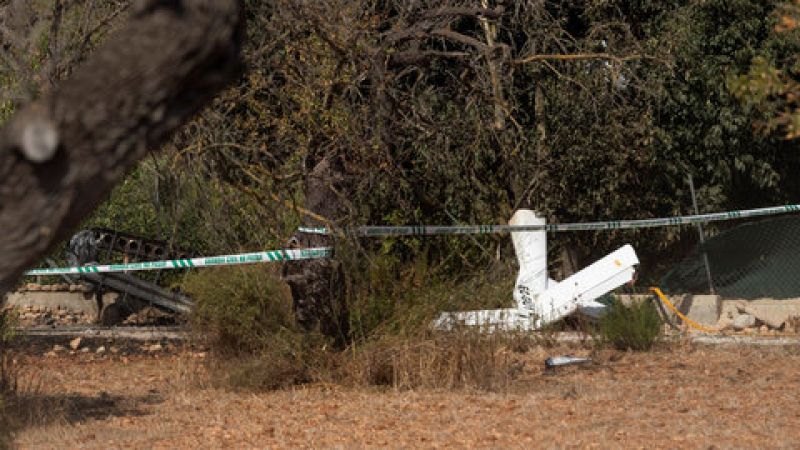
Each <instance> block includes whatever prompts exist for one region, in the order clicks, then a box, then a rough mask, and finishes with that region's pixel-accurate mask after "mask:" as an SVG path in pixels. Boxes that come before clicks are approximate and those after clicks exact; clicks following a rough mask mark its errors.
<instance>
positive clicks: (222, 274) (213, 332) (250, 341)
mask: <svg viewBox="0 0 800 450" xmlns="http://www.w3.org/2000/svg"><path fill="white" fill-rule="evenodd" d="M183 288H184V289H185V290H186V291H187V292H189V294H191V295H192V297H193V298H194V300H195V308H194V311H193V314H192V319H191V322H192V326H193V328H194V330H196V331H197V332H199V333H200V334H201V335H202V336H203V337H204V338H206V339H207V340H208V344H209V345H210V346H211V347H212V349H213V350H215V351H216V352H217V353H219V354H224V355H225V356H231V357H234V356H240V355H250V354H258V353H260V352H261V351H263V350H265V349H267V348H270V347H271V346H273V345H274V340H275V336H278V335H291V333H292V332H293V330H294V319H293V316H292V306H291V297H290V294H289V291H288V288H287V287H286V286H285V285H284V284H283V283H282V282H281V281H280V279H279V277H278V275H277V273H276V271H275V269H274V268H272V267H265V266H263V265H257V266H238V267H226V268H218V269H206V270H204V271H200V272H196V273H193V274H190V275H189V276H188V277H187V278H186V280H184V282H183Z"/></svg>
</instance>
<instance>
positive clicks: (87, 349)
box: [81, 347, 89, 353]
mask: <svg viewBox="0 0 800 450" xmlns="http://www.w3.org/2000/svg"><path fill="white" fill-rule="evenodd" d="M81 353H89V347H83V348H82V349H81Z"/></svg>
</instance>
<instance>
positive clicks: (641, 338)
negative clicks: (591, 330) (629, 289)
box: [599, 301, 662, 351]
mask: <svg viewBox="0 0 800 450" xmlns="http://www.w3.org/2000/svg"><path fill="white" fill-rule="evenodd" d="M661 331H662V323H661V318H660V317H659V315H658V311H656V308H655V306H654V305H653V303H652V302H651V301H644V302H640V303H633V304H631V305H629V306H628V305H624V304H622V303H621V302H619V301H615V302H614V303H612V305H611V306H610V308H609V311H608V314H606V315H605V316H604V317H603V318H602V319H600V324H599V333H600V341H601V342H603V343H605V344H607V345H610V346H612V347H614V348H616V349H618V350H635V351H645V350H650V349H651V348H652V347H653V345H654V344H655V343H656V341H657V340H658V338H659V337H660V336H661Z"/></svg>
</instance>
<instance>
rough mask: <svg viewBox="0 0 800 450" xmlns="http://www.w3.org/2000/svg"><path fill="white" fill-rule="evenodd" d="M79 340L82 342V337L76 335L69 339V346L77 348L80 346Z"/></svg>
mask: <svg viewBox="0 0 800 450" xmlns="http://www.w3.org/2000/svg"><path fill="white" fill-rule="evenodd" d="M81 342H83V338H81V337H76V338H75V339H73V340H71V341H69V348H71V349H73V350H77V349H78V347H80V346H81Z"/></svg>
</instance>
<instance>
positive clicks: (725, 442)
mask: <svg viewBox="0 0 800 450" xmlns="http://www.w3.org/2000/svg"><path fill="white" fill-rule="evenodd" d="M591 352H593V351H592V350H589V349H582V348H576V347H558V348H544V347H540V346H537V345H534V346H532V347H530V348H529V349H528V351H527V352H526V353H524V354H522V355H520V358H519V359H518V363H519V364H520V366H519V373H518V374H517V375H516V376H515V377H514V379H513V381H511V382H510V383H508V384H507V385H506V386H504V387H503V388H502V389H499V390H498V392H485V391H476V390H474V389H462V390H456V391H453V390H449V389H437V388H418V389H413V390H407V389H400V387H402V386H398V389H393V388H382V389H376V388H369V387H352V386H339V385H332V384H319V383H315V384H310V385H305V386H301V387H293V388H287V389H280V390H276V391H270V392H262V393H253V392H242V391H232V390H228V389H220V388H215V387H213V386H211V385H210V384H208V383H207V378H206V376H205V374H204V371H205V369H204V367H206V366H205V364H198V363H197V361H198V360H196V359H194V358H193V356H192V355H166V356H165V355H159V356H158V357H157V358H156V357H152V356H150V357H144V356H138V357H130V358H129V359H128V361H127V363H126V362H124V361H123V360H121V359H120V358H116V359H102V360H90V359H86V358H81V357H77V356H76V357H65V358H41V357H22V358H21V359H20V364H21V369H22V375H23V378H25V379H31V378H33V379H37V380H39V381H38V382H37V385H38V386H39V387H38V388H37V389H38V393H37V394H36V395H37V396H38V397H39V399H40V400H41V401H45V402H49V403H48V404H49V405H51V407H52V409H58V408H61V409H62V413H61V414H60V415H59V414H51V415H50V416H49V417H50V419H47V420H45V421H43V422H42V421H40V422H37V423H34V424H30V425H28V426H26V427H25V428H23V429H22V430H21V431H20V433H19V434H18V436H17V440H16V444H17V445H18V446H19V447H20V448H77V447H81V448H97V449H100V448H102V449H105V448H193V447H194V448H209V447H213V448H242V447H260V448H264V447H273V448H275V447H278V448H286V447H303V448H306V447H317V448H318V447H345V448H349V447H387V446H388V447H437V446H450V447H452V446H456V447H476V446H477V447H512V448H513V447H542V446H545V447H565V446H577V447H588V446H596V447H600V448H620V447H647V448H661V447H670V448H675V447H710V446H715V447H718V448H726V447H747V448H753V447H793V446H795V445H796V443H797V442H800V430H798V429H797V427H795V426H794V424H796V423H797V421H798V420H800V403H798V402H797V400H796V392H795V389H794V387H795V386H796V385H797V383H798V382H799V381H800V378H798V375H797V374H798V373H800V350H798V349H797V348H747V347H721V348H710V347H695V346H691V345H685V346H672V347H661V348H660V349H659V350H655V351H652V352H649V353H626V352H617V351H613V350H603V351H599V352H594V353H593V354H592V356H593V357H594V359H595V361H596V362H595V364H593V365H590V366H587V367H584V368H575V367H573V368H569V369H567V370H563V371H557V372H555V373H548V372H546V371H545V370H544V369H543V365H542V361H543V359H544V358H546V357H547V356H549V355H553V354H563V353H576V354H579V355H587V354H589V353H591ZM187 383H188V384H187Z"/></svg>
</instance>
